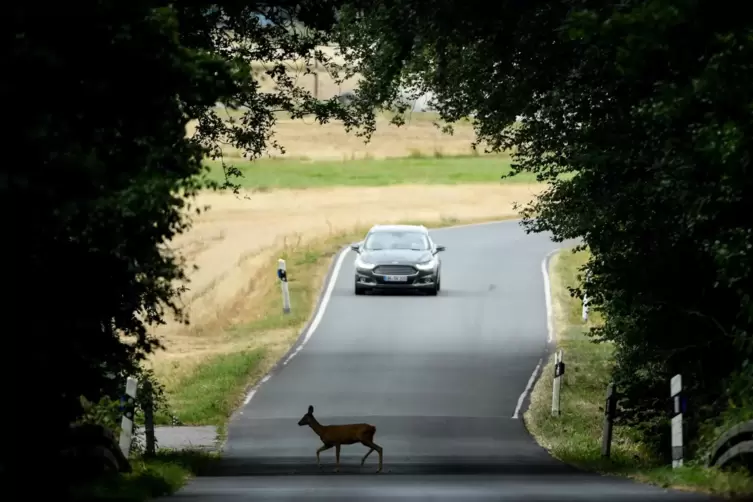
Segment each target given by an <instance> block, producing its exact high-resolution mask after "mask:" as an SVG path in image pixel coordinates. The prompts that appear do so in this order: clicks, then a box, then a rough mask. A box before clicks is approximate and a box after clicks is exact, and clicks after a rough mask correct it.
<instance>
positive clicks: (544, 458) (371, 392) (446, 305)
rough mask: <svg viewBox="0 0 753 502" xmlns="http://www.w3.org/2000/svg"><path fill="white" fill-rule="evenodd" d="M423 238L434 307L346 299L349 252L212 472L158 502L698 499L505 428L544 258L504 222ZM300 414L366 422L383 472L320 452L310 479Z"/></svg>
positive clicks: (535, 340)
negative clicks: (588, 465) (575, 465)
mask: <svg viewBox="0 0 753 502" xmlns="http://www.w3.org/2000/svg"><path fill="white" fill-rule="evenodd" d="M432 234H433V236H434V239H435V241H436V242H437V243H438V244H442V245H445V246H447V251H446V252H445V253H444V254H443V256H442V259H443V277H442V292H441V293H440V294H439V296H437V297H429V296H417V295H395V294H388V295H383V296H372V295H367V296H355V295H354V294H353V260H354V257H355V255H354V253H352V252H347V254H346V255H345V256H344V258H343V261H342V266H341V268H340V269H339V274H337V275H336V276H333V278H332V280H333V281H334V282H333V284H332V288H331V289H330V291H329V292H330V293H331V294H325V297H324V299H323V304H324V305H323V306H324V307H326V308H324V309H323V310H322V311H321V315H320V316H319V318H318V319H315V321H314V324H316V326H315V327H316V329H315V331H314V332H313V333H311V334H310V337H308V340H307V341H306V343H305V344H304V345H302V346H301V347H300V348H299V349H298V351H297V352H295V356H294V357H293V358H291V359H289V360H288V361H287V364H285V365H284V366H281V368H280V369H279V370H278V371H275V372H273V374H272V375H271V377H270V378H269V379H267V380H266V381H264V383H263V384H262V385H261V386H260V387H259V388H258V389H257V390H256V391H255V392H254V394H253V396H252V399H250V400H247V403H246V404H245V405H244V406H243V407H242V408H241V409H240V410H239V412H238V413H237V414H236V416H235V417H234V419H233V420H232V421H231V424H230V426H229V431H228V441H227V445H226V447H225V454H224V458H223V463H222V466H221V469H219V470H218V472H217V473H215V475H212V476H206V477H201V478H198V479H196V480H194V481H193V482H191V483H190V484H189V485H188V486H187V487H186V488H184V489H183V490H182V491H181V492H180V493H179V494H177V495H175V496H173V497H171V498H170V500H172V501H173V502H181V501H184V500H185V501H189V500H190V501H205V502H210V501H223V502H234V501H245V500H254V501H260V500H274V501H283V500H300V499H306V500H314V499H318V500H333V499H343V500H386V499H405V498H411V499H414V500H415V499H422V500H454V501H464V500H516V501H542V500H557V501H563V500H578V501H586V500H599V501H603V500H610V502H614V501H623V500H625V501H627V500H631V501H632V500H646V499H650V500H688V501H690V500H706V498H705V497H700V496H695V495H689V494H685V493H681V492H668V491H665V490H662V489H659V488H655V487H650V486H645V485H640V484H637V483H633V482H630V481H627V480H624V479H617V478H606V477H601V476H598V475H595V474H586V473H580V472H577V471H575V470H574V469H572V468H569V467H567V466H565V465H564V464H562V463H560V462H558V461H556V460H554V459H553V458H552V457H550V456H549V454H548V453H547V452H546V451H545V450H544V449H542V448H541V447H539V446H538V445H537V444H536V443H535V442H534V441H533V439H532V438H531V437H530V436H529V435H528V433H527V432H526V430H525V427H524V424H523V421H522V419H521V418H514V417H517V414H516V411H520V415H522V412H523V411H525V407H526V406H527V398H526V395H527V392H526V391H527V388H529V387H530V385H529V382H531V383H532V374H533V373H534V372H535V371H534V370H535V368H537V366H538V365H539V363H540V361H541V360H542V358H545V357H546V355H547V353H548V350H549V347H548V343H547V337H548V330H547V307H546V301H545V287H544V284H545V280H544V276H543V274H542V261H543V260H544V259H545V257H546V256H547V255H548V254H549V253H550V252H551V251H553V250H554V249H556V248H557V247H558V246H559V245H558V244H555V243H553V242H551V240H550V239H549V237H548V236H544V235H526V234H525V233H524V232H523V230H522V229H521V228H520V226H519V225H518V223H517V222H514V221H510V222H502V223H495V224H487V225H478V226H466V227H458V228H451V229H440V230H435V231H432ZM336 268H337V267H336ZM521 396H523V397H521ZM309 405H313V406H314V408H315V412H314V414H315V416H316V417H317V419H318V420H319V421H320V422H321V423H323V424H329V423H353V422H368V423H371V424H374V425H375V426H376V428H377V433H376V437H375V442H376V443H377V444H379V445H381V446H382V447H383V448H384V472H383V473H382V474H378V475H377V474H375V473H374V472H375V470H376V465H377V455H376V452H375V453H372V455H371V456H370V457H369V459H368V460H367V463H366V466H364V467H363V468H360V466H359V464H360V458H361V456H363V454H364V453H365V452H366V448H365V447H363V446H361V445H353V446H344V447H343V449H342V454H341V472H340V473H339V474H335V473H333V472H332V471H333V468H334V449H333V450H329V451H326V452H323V453H322V463H323V464H324V466H323V469H322V470H321V471H320V470H319V469H317V467H316V456H315V451H316V449H317V448H318V447H319V446H320V444H321V443H320V442H319V439H318V438H317V436H316V435H315V434H314V432H313V431H312V430H311V429H309V428H308V427H298V425H297V421H298V420H299V419H300V418H301V417H302V416H303V415H304V413H305V412H306V409H307V407H308V406H309ZM519 405H522V410H519Z"/></svg>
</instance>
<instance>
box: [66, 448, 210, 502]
mask: <svg viewBox="0 0 753 502" xmlns="http://www.w3.org/2000/svg"><path fill="white" fill-rule="evenodd" d="M218 459H219V456H218V455H217V454H216V453H205V452H201V451H190V450H185V451H172V450H161V451H159V452H157V455H156V456H155V457H154V458H150V459H144V458H141V457H137V458H133V459H132V460H131V466H132V467H133V472H131V473H129V474H117V475H114V476H110V477H106V478H103V479H99V480H97V481H95V482H92V483H87V484H85V485H81V486H77V487H74V488H73V490H72V494H71V495H72V496H71V497H70V499H71V500H73V501H75V502H94V501H122V502H142V501H146V500H150V499H153V498H156V497H161V496H165V495H170V494H172V493H175V492H176V491H177V490H178V489H179V488H180V487H182V486H183V485H184V484H185V483H186V481H187V480H188V479H189V478H191V477H193V476H199V475H202V474H204V473H206V472H207V471H208V470H209V469H211V467H212V466H213V465H214V464H215V463H216V462H217V460H218Z"/></svg>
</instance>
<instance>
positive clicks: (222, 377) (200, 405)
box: [170, 350, 264, 425]
mask: <svg viewBox="0 0 753 502" xmlns="http://www.w3.org/2000/svg"><path fill="white" fill-rule="evenodd" d="M263 357H264V352H263V350H255V351H245V352H238V353H235V354H223V355H219V356H215V357H213V358H211V359H209V360H208V361H206V362H205V363H204V364H202V365H200V366H199V367H198V369H197V370H196V371H195V372H194V373H192V374H191V375H190V376H189V377H188V378H186V379H185V380H183V381H182V382H181V385H180V386H179V387H178V389H177V391H176V392H173V393H172V394H171V395H170V401H171V403H170V404H171V407H172V408H173V410H175V413H176V415H177V416H178V417H179V418H180V420H181V422H183V423H187V424H193V425H220V424H222V423H223V422H224V421H225V419H227V417H229V416H230V414H231V413H232V412H233V409H234V408H235V406H236V405H237V402H236V398H235V394H236V393H237V389H239V388H245V386H246V385H247V383H248V380H249V378H250V376H252V375H254V374H256V373H257V366H258V365H259V362H260V361H261V360H262V358H263Z"/></svg>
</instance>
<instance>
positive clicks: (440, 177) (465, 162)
mask: <svg viewBox="0 0 753 502" xmlns="http://www.w3.org/2000/svg"><path fill="white" fill-rule="evenodd" d="M228 162H229V163H231V164H232V165H233V166H234V167H236V168H238V169H239V170H240V171H241V172H242V173H243V177H242V178H236V179H233V182H234V183H238V184H240V185H241V186H242V187H244V188H250V189H255V190H257V191H265V190H270V189H275V188H308V187H323V186H387V185H396V184H433V185H438V184H461V183H500V182H503V181H504V182H508V183H514V182H519V183H534V182H535V181H536V180H535V177H534V176H532V175H530V174H525V173H524V174H520V175H518V176H515V177H514V178H510V179H505V180H500V176H502V175H504V174H507V173H509V172H510V157H509V156H507V155H483V156H481V155H479V156H473V155H469V156H448V157H444V156H439V155H438V156H424V155H423V154H421V153H419V152H416V153H415V154H414V155H413V156H412V157H407V158H391V159H381V160H373V159H359V160H350V159H345V160H343V161H308V160H306V159H262V160H258V161H256V162H248V161H241V160H236V159H232V160H229V161H228ZM207 165H208V166H209V168H210V171H209V175H208V176H209V179H212V180H214V181H218V182H222V181H224V179H225V178H224V172H223V170H222V165H221V163H220V162H219V161H207Z"/></svg>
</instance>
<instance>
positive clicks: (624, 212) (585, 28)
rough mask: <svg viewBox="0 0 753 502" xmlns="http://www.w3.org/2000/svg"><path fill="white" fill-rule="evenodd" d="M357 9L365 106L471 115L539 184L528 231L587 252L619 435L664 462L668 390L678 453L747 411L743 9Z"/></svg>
mask: <svg viewBox="0 0 753 502" xmlns="http://www.w3.org/2000/svg"><path fill="white" fill-rule="evenodd" d="M363 7H364V12H367V14H366V15H364V16H360V15H358V14H357V12H358V8H357V7H356V8H353V9H352V11H351V12H352V14H350V16H351V17H350V23H351V24H350V28H349V31H348V33H349V36H350V38H348V39H347V40H348V42H350V43H351V45H355V46H356V48H357V49H359V50H357V52H358V53H359V54H360V55H361V56H363V57H364V58H365V60H364V61H365V62H364V63H363V64H364V65H365V66H366V67H367V68H369V69H371V73H370V74H369V75H370V76H371V77H372V79H371V80H370V81H369V82H368V83H367V84H366V89H368V90H369V92H371V93H372V94H374V95H376V94H380V97H388V96H389V95H395V92H396V90H397V88H398V86H399V85H414V86H415V87H416V88H417V89H420V90H421V91H424V92H426V91H433V92H434V93H435V95H436V106H437V108H438V109H439V110H440V112H441V114H442V116H443V117H444V118H446V119H450V120H452V119H459V118H461V117H464V116H469V115H472V116H473V117H474V120H475V125H476V129H477V131H478V133H479V137H480V139H482V140H486V141H487V142H489V143H490V144H491V145H492V148H493V149H498V148H510V147H515V148H516V149H517V154H516V156H515V161H516V170H517V171H518V172H520V171H529V172H534V173H536V174H537V175H538V177H539V179H540V180H542V181H547V182H549V183H550V184H551V185H550V188H549V189H548V190H547V191H546V193H545V194H544V195H543V196H542V197H541V198H540V199H539V200H538V201H536V202H535V203H533V204H532V205H531V206H529V207H526V208H524V210H523V215H524V216H525V221H524V225H525V227H526V228H527V229H528V230H529V231H534V232H540V231H551V232H553V233H554V235H555V236H556V238H557V239H567V238H582V239H583V241H584V243H585V244H586V245H587V247H588V249H589V250H590V251H591V253H592V258H591V259H590V261H589V262H588V264H587V266H586V270H585V271H588V272H591V274H592V280H591V283H590V285H589V293H590V298H591V300H590V301H591V306H592V307H594V308H596V309H599V310H601V311H602V312H603V313H604V314H605V316H606V319H607V321H606V325H605V326H604V327H603V328H599V329H595V330H594V332H593V336H594V339H595V340H596V341H599V340H609V341H612V342H614V343H615V346H616V349H617V351H616V367H615V370H614V378H615V380H616V382H617V384H618V386H619V388H620V389H621V391H622V392H623V396H624V397H623V399H622V401H621V405H622V419H623V420H624V421H625V422H627V423H630V424H633V425H637V426H639V427H640V428H641V429H642V430H643V432H645V434H646V437H647V438H648V439H650V440H651V441H652V443H653V444H654V445H655V446H660V445H663V444H665V443H666V440H667V438H668V427H667V421H668V418H669V414H668V411H669V404H670V403H669V380H670V378H671V377H672V376H673V375H674V374H676V373H682V375H683V378H684V382H685V387H686V389H687V393H688V396H689V403H690V408H689V414H688V416H687V418H688V422H686V423H687V424H688V426H689V429H690V430H689V434H690V436H691V437H692V436H693V432H694V429H695V427H696V426H697V425H698V424H699V422H700V421H702V420H705V419H708V418H710V417H713V416H715V414H717V413H718V412H719V411H720V410H721V409H722V408H723V407H724V406H726V405H727V403H728V400H729V399H732V400H733V402H735V401H736V402H741V401H743V400H745V396H743V394H746V393H750V389H749V388H747V386H730V376H731V374H732V373H733V372H734V371H737V370H740V369H742V368H743V367H745V366H746V365H747V361H748V359H749V357H750V354H751V337H750V332H751V324H752V323H753V304H752V303H751V291H752V290H753V271H752V270H751V266H752V264H753V261H752V260H751V256H752V254H751V253H752V251H753V249H752V248H753V233H752V232H753V219H751V215H752V214H753V211H751V207H753V206H751V202H750V201H751V200H753V177H752V176H751V174H750V156H751V147H753V144H752V143H751V142H752V141H753V134H752V133H753V130H752V128H753V120H752V118H753V115H751V110H752V109H753V108H752V106H753V90H752V89H751V86H750V85H749V84H748V82H749V81H750V78H751V77H752V76H753V65H751V55H752V52H751V51H753V42H751V40H753V38H751V36H752V35H753V23H751V21H750V16H747V15H746V14H745V12H744V11H743V10H742V7H741V6H740V5H737V4H733V3H731V2H721V3H719V2H709V1H682V2H676V1H671V2H670V1H668V0H650V1H640V2H638V1H630V0H628V1H621V2H610V1H557V2H520V1H517V0H516V1H503V2H497V3H488V2H487V3H484V4H481V3H480V2H474V1H470V2H468V1H465V2H462V3H461V2H454V1H444V2H415V1H400V0H393V1H388V2H380V3H379V6H378V7H375V8H372V9H370V10H368V11H366V10H365V9H366V4H365V3H364V4H363ZM388 27H390V28H391V29H388ZM359 37H360V38H359ZM354 40H357V41H358V43H356V44H353V43H352V42H353V41H354ZM374 47H376V48H377V49H376V50H373V48H374ZM516 117H520V120H519V121H518V122H516V121H515V119H516ZM562 175H569V176H564V177H563V176H562ZM585 271H584V272H585ZM580 293H581V292H580V291H574V294H578V295H580ZM728 388H729V389H731V390H728ZM733 389H737V390H733ZM661 451H662V452H664V453H665V454H666V453H668V452H669V449H668V448H661Z"/></svg>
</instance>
